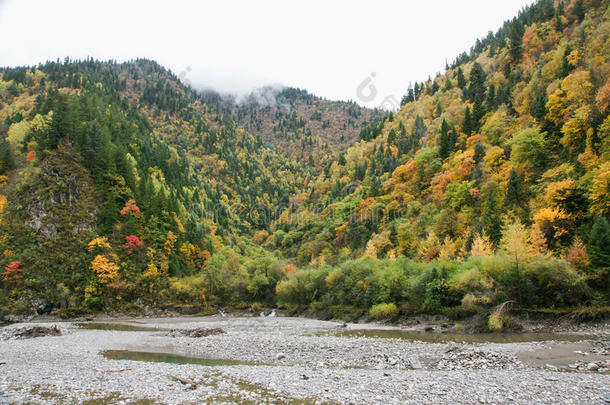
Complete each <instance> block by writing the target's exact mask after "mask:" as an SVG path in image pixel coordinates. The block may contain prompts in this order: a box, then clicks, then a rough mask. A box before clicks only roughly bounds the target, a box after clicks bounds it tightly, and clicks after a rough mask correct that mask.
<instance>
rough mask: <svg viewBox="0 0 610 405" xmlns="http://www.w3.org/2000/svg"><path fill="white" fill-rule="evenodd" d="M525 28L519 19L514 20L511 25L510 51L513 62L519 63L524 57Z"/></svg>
mask: <svg viewBox="0 0 610 405" xmlns="http://www.w3.org/2000/svg"><path fill="white" fill-rule="evenodd" d="M524 33H525V28H524V27H523V24H522V23H521V21H519V20H514V21H513V22H512V23H511V25H510V32H509V39H510V43H509V46H508V53H509V55H510V59H511V62H512V63H513V64H517V63H519V62H520V61H521V57H523V34H524Z"/></svg>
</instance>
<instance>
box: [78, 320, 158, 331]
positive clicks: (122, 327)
mask: <svg viewBox="0 0 610 405" xmlns="http://www.w3.org/2000/svg"><path fill="white" fill-rule="evenodd" d="M75 325H76V326H77V327H78V328H80V329H92V330H114V331H121V332H159V331H167V330H169V329H164V328H154V327H151V326H138V325H129V324H124V323H104V322H82V323H77V324H75Z"/></svg>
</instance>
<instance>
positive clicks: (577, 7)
mask: <svg viewBox="0 0 610 405" xmlns="http://www.w3.org/2000/svg"><path fill="white" fill-rule="evenodd" d="M573 11H574V15H575V16H576V18H578V21H582V20H584V19H585V5H584V2H583V1H582V0H578V1H577V2H576V3H574V8H573Z"/></svg>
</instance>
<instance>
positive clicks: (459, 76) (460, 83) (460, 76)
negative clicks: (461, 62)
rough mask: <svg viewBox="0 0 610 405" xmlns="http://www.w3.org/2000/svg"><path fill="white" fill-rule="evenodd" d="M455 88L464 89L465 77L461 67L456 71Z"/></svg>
mask: <svg viewBox="0 0 610 405" xmlns="http://www.w3.org/2000/svg"><path fill="white" fill-rule="evenodd" d="M457 86H458V87H459V88H460V89H462V90H464V88H465V87H466V77H464V71H463V70H462V67H459V68H458V69H457Z"/></svg>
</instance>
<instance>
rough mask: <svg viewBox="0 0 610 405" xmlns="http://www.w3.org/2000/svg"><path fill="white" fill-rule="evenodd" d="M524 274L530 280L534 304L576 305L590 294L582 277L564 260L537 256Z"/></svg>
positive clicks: (551, 305) (550, 305)
mask: <svg viewBox="0 0 610 405" xmlns="http://www.w3.org/2000/svg"><path fill="white" fill-rule="evenodd" d="M524 273H525V275H526V276H527V278H528V279H530V280H531V283H532V285H533V288H534V291H532V292H533V294H532V301H533V303H534V304H535V305H539V306H549V307H561V306H572V305H578V304H581V303H583V302H585V301H586V300H587V299H588V298H589V295H590V292H589V289H588V288H587V284H586V283H585V281H584V278H583V277H582V276H581V275H579V274H578V273H577V272H576V270H574V269H572V268H571V267H570V266H569V265H568V263H567V262H566V261H565V260H561V259H556V258H553V257H543V258H539V259H537V260H535V261H533V262H531V263H529V264H528V265H527V266H526V269H525V270H524Z"/></svg>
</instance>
